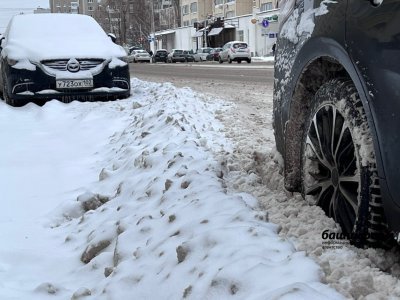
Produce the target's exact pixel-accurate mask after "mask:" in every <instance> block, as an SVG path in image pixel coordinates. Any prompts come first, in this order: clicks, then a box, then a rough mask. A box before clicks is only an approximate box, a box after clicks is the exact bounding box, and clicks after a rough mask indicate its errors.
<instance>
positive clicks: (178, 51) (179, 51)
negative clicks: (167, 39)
mask: <svg viewBox="0 0 400 300" xmlns="http://www.w3.org/2000/svg"><path fill="white" fill-rule="evenodd" d="M174 52H175V53H178V54H181V53H183V50H175V51H174Z"/></svg>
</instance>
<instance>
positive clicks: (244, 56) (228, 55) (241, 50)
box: [219, 41, 251, 64]
mask: <svg viewBox="0 0 400 300" xmlns="http://www.w3.org/2000/svg"><path fill="white" fill-rule="evenodd" d="M243 60H245V61H247V63H251V52H250V49H249V47H248V45H247V43H245V42H241V41H233V42H229V43H226V44H225V45H224V47H223V48H222V51H221V52H220V53H219V63H220V64H222V63H223V62H224V61H227V62H228V63H230V64H231V63H232V61H237V62H238V63H239V64H240V63H241V62H242V61H243Z"/></svg>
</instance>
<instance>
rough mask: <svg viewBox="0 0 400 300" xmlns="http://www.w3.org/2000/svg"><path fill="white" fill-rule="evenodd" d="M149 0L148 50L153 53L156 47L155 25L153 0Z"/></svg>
mask: <svg viewBox="0 0 400 300" xmlns="http://www.w3.org/2000/svg"><path fill="white" fill-rule="evenodd" d="M150 1H151V7H150V10H151V17H150V19H151V28H150V50H151V51H152V52H153V53H155V52H156V49H155V45H154V44H155V32H154V31H155V26H154V0H150Z"/></svg>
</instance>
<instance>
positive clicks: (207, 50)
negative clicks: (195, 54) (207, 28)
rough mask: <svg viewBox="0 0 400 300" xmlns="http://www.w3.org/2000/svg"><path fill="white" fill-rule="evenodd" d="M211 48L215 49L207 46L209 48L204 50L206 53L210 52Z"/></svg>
mask: <svg viewBox="0 0 400 300" xmlns="http://www.w3.org/2000/svg"><path fill="white" fill-rule="evenodd" d="M211 50H213V49H212V48H207V49H203V52H204V53H210V52H211Z"/></svg>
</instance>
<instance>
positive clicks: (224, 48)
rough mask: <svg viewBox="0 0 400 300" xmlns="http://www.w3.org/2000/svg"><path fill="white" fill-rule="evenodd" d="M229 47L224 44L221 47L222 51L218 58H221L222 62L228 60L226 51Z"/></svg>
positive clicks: (227, 44)
mask: <svg viewBox="0 0 400 300" xmlns="http://www.w3.org/2000/svg"><path fill="white" fill-rule="evenodd" d="M230 45H231V44H230V43H226V44H225V45H224V47H222V51H221V53H220V54H219V56H220V57H221V59H222V60H227V59H228V50H229V47H230Z"/></svg>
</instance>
